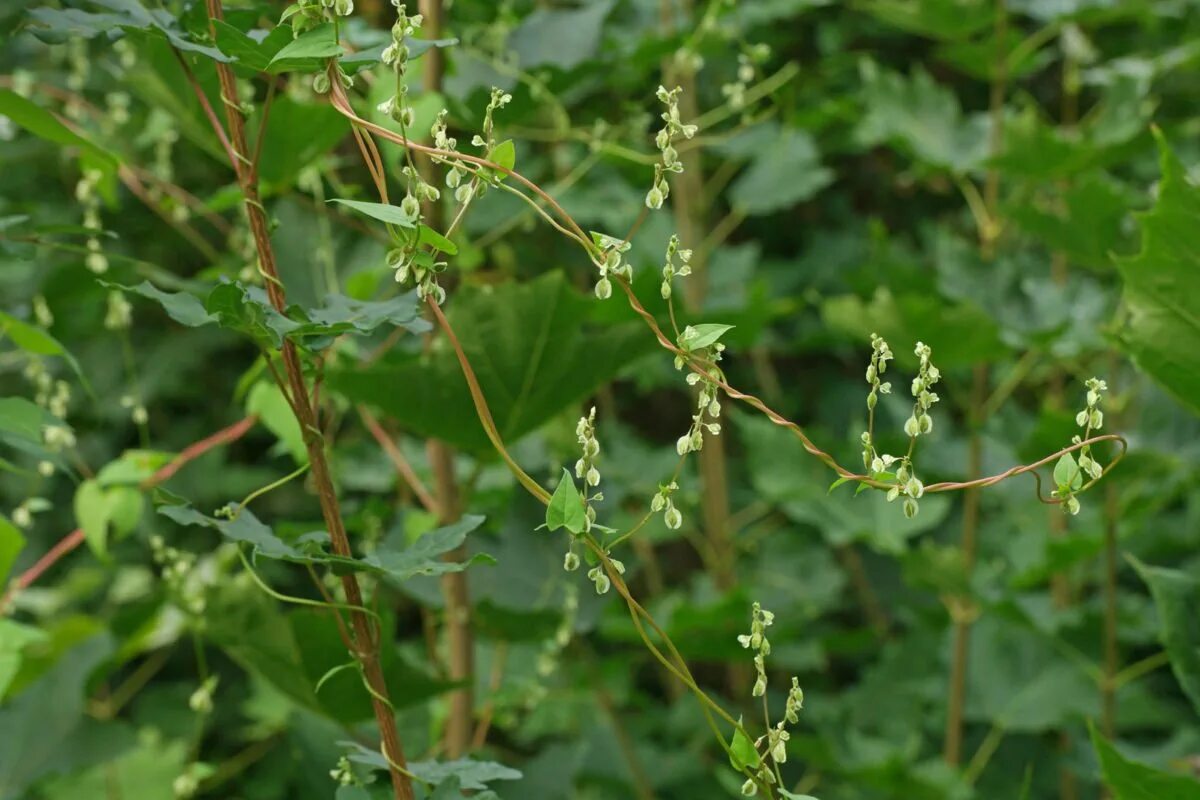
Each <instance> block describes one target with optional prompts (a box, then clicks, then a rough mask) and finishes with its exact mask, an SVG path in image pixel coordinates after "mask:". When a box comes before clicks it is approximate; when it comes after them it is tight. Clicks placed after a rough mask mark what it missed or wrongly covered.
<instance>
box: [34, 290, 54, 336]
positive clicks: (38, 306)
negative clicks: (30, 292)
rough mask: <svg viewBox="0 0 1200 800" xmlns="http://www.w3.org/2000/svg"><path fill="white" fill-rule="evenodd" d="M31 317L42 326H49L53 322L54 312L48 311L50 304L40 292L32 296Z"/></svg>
mask: <svg viewBox="0 0 1200 800" xmlns="http://www.w3.org/2000/svg"><path fill="white" fill-rule="evenodd" d="M33 318H34V319H35V320H37V324H38V325H41V326H42V327H43V328H49V327H50V326H51V325H53V324H54V314H52V313H51V312H50V304H49V303H47V302H46V298H45V297H43V296H42V295H40V294H37V295H34V296H33Z"/></svg>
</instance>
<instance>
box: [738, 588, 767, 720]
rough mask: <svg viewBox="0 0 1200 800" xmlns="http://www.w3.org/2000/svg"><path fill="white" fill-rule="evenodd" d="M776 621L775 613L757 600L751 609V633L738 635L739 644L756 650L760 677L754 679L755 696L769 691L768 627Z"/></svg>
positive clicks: (756, 670) (755, 667) (757, 670)
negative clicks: (767, 660)
mask: <svg viewBox="0 0 1200 800" xmlns="http://www.w3.org/2000/svg"><path fill="white" fill-rule="evenodd" d="M774 622H775V615H774V614H772V613H771V612H770V611H767V610H766V609H765V608H763V607H762V606H761V605H759V604H758V603H757V602H756V603H755V604H754V605H753V606H752V607H751V610H750V633H743V634H740V635H739V636H738V637H737V640H738V644H740V645H741V646H742V647H744V648H745V649H747V650H753V651H754V669H755V672H756V673H757V675H758V677H757V679H756V680H755V681H754V691H753V692H752V694H753V695H754V696H755V697H762V696H763V695H764V694H766V693H767V662H766V658H767V656H769V655H771V642H770V640H769V639H767V628H769V627H771V625H772V624H774Z"/></svg>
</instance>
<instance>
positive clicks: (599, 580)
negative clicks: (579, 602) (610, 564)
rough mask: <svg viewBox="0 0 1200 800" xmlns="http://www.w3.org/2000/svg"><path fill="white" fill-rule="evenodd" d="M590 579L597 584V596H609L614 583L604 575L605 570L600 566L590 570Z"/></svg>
mask: <svg viewBox="0 0 1200 800" xmlns="http://www.w3.org/2000/svg"><path fill="white" fill-rule="evenodd" d="M587 576H588V579H589V580H590V581H591V582H592V583H593V584H595V586H596V594H607V593H608V590H609V588H610V587H611V586H612V581H610V580H609V578H608V576H607V575H605V574H604V570H603V569H602V568H601V567H600V566H599V565H597V566H594V567H592V568H591V569H590V570H588V574H587Z"/></svg>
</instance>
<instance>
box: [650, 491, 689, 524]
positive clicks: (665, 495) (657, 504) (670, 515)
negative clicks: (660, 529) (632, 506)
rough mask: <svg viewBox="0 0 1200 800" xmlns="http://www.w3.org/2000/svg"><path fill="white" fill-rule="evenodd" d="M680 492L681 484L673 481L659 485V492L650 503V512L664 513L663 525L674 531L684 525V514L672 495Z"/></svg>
mask: <svg viewBox="0 0 1200 800" xmlns="http://www.w3.org/2000/svg"><path fill="white" fill-rule="evenodd" d="M677 491H679V484H678V483H676V482H675V481H671V482H670V483H667V484H659V487H658V492H657V493H656V494H655V495H654V498H653V499H652V500H651V501H650V510H651V511H653V512H654V513H656V514H657V513H658V512H659V511H661V512H663V523H664V524H665V525H666V526H667V527H668V528H670V529H671V530H673V531H677V530H679V528H680V526H681V525H683V514H681V513H680V512H679V509H678V508H676V507H675V501H674V500H673V499H672V495H673V494H675V492H677Z"/></svg>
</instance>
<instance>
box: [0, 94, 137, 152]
mask: <svg viewBox="0 0 1200 800" xmlns="http://www.w3.org/2000/svg"><path fill="white" fill-rule="evenodd" d="M0 116H5V117H8V118H9V119H10V120H12V121H13V123H15V124H16V125H19V126H20V127H22V128H24V129H25V130H27V131H29V132H30V133H32V134H33V135H34V136H37V137H38V138H39V139H45V140H46V141H48V142H53V143H54V144H60V145H64V146H67V147H78V148H80V149H81V150H83V151H84V152H87V153H89V154H90V155H92V156H94V157H95V159H96V161H97V163H98V165H100V166H101V168H102V169H104V170H106V171H108V172H112V171H113V170H115V169H116V168H117V158H116V156H114V155H113V154H112V153H109V152H108V151H107V150H104V149H102V148H100V147H98V146H97V145H95V144H93V143H92V142H90V141H88V140H87V139H85V138H83V137H82V136H80V135H79V134H77V133H75V132H74V131H72V130H71V129H69V128H68V127H67V126H66V125H64V124H62V123H61V122H59V121H58V118H57V117H55V116H54V115H53V114H51V113H50V112H49V111H47V110H45V109H44V108H42V107H41V106H39V105H37V104H35V103H34V102H32V101H30V100H26V99H25V98H24V97H21V95H19V94H17V93H16V92H13V91H10V90H9V89H0Z"/></svg>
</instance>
